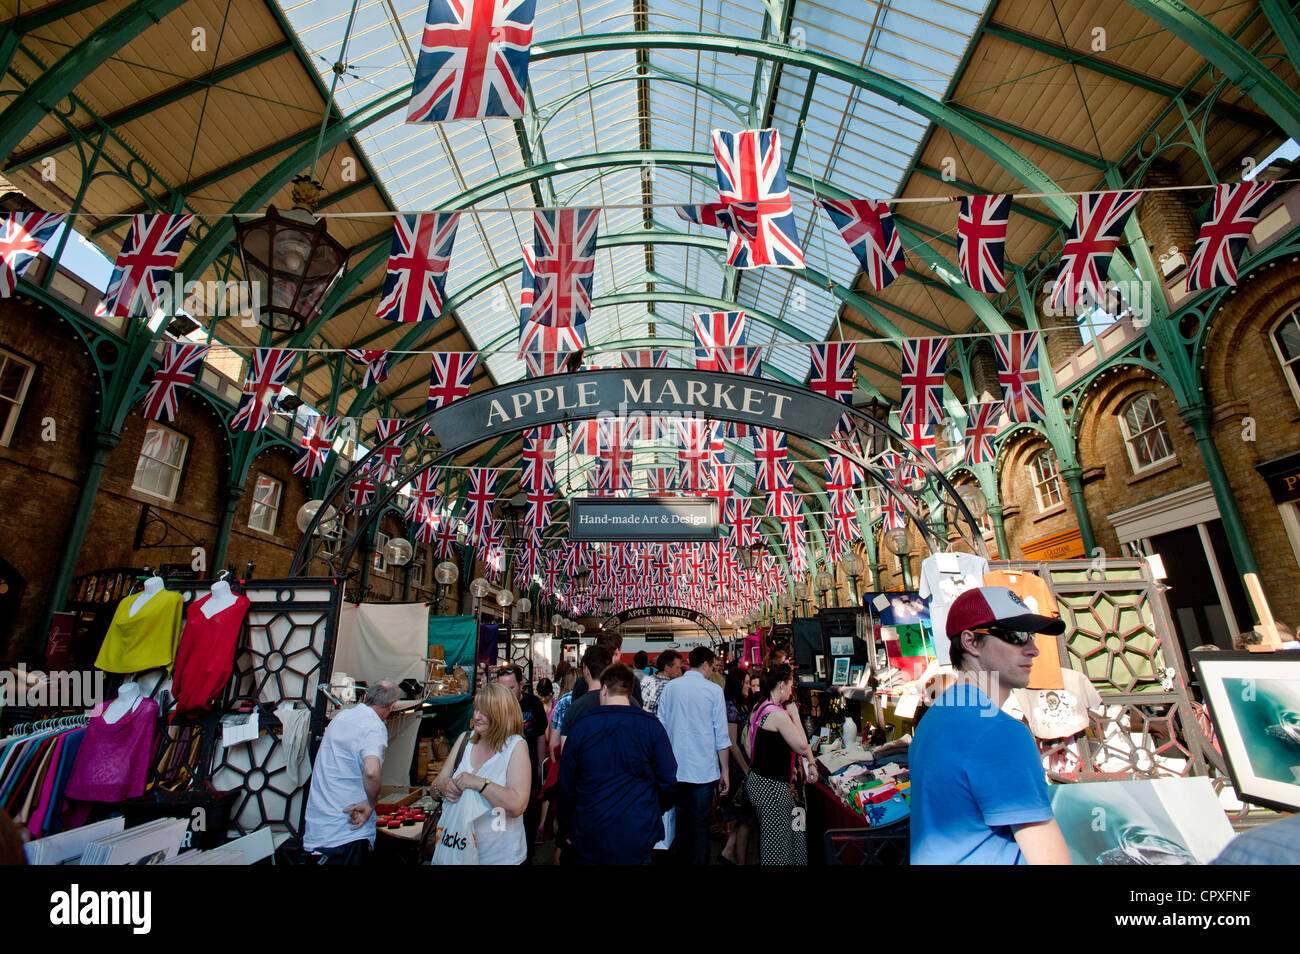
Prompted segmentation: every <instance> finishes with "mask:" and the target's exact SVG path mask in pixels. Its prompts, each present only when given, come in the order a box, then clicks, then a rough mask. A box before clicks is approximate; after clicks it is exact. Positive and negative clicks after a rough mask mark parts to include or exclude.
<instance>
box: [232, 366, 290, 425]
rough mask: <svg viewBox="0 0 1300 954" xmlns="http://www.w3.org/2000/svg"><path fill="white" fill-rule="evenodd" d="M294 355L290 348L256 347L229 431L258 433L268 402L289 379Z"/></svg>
mask: <svg viewBox="0 0 1300 954" xmlns="http://www.w3.org/2000/svg"><path fill="white" fill-rule="evenodd" d="M296 357H298V352H297V351H294V350H293V349H292V348H257V349H255V350H254V351H253V365H252V367H250V368H249V369H248V377H247V378H245V379H244V393H243V394H242V395H241V396H240V398H239V407H238V408H236V409H235V415H234V417H232V418H231V419H230V427H231V429H232V430H236V431H239V430H244V431H260V430H261V429H262V428H263V427H265V426H266V422H267V421H268V420H269V419H270V417H271V402H272V401H274V400H275V396H276V395H277V394H279V393H280V388H282V387H284V382H285V381H287V380H289V370H290V369H291V368H292V367H293V361H294V359H295V358H296Z"/></svg>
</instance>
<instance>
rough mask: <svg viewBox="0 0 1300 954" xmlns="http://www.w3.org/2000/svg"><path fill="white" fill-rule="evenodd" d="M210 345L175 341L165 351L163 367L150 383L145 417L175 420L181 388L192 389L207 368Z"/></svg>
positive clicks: (178, 408) (156, 419) (147, 418)
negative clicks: (205, 358)
mask: <svg viewBox="0 0 1300 954" xmlns="http://www.w3.org/2000/svg"><path fill="white" fill-rule="evenodd" d="M207 353H208V346H207V345H199V344H190V343H189V342H186V341H175V342H172V343H170V344H168V345H167V350H166V351H165V352H164V353H163V363H162V367H161V368H159V369H158V370H157V371H156V372H155V373H154V376H153V381H152V382H151V383H150V384H149V393H147V394H146V395H145V396H144V416H145V419H146V420H149V421H174V420H176V413H177V411H178V410H180V405H179V402H180V392H181V388H188V387H189V386H190V385H191V384H193V383H194V379H195V378H196V377H198V374H199V371H200V370H202V368H203V357H204V355H206V354H207Z"/></svg>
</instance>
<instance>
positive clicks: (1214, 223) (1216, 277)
mask: <svg viewBox="0 0 1300 954" xmlns="http://www.w3.org/2000/svg"><path fill="white" fill-rule="evenodd" d="M1272 185H1273V183H1271V182H1237V183H1227V182H1223V183H1220V184H1219V185H1216V186H1215V187H1214V208H1213V209H1212V210H1211V211H1210V214H1209V216H1208V217H1207V218H1206V220H1205V221H1204V222H1203V223H1202V224H1201V231H1200V233H1199V234H1198V235H1197V236H1196V248H1195V249H1194V250H1193V251H1192V263H1191V264H1190V265H1189V266H1188V267H1187V290H1188V291H1201V290H1202V289H1206V288H1224V287H1226V286H1229V285H1235V284H1237V265H1238V263H1239V262H1240V261H1241V256H1242V253H1243V252H1245V250H1246V242H1247V241H1248V240H1249V239H1250V233H1251V231H1252V230H1253V229H1254V228H1255V223H1256V222H1258V221H1259V216H1260V213H1261V212H1263V211H1264V204H1265V203H1266V202H1267V201H1268V190H1269V188H1270V187H1271V186H1272Z"/></svg>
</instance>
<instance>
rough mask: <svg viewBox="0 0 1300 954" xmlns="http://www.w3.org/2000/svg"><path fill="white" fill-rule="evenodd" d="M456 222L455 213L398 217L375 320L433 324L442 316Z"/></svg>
mask: <svg viewBox="0 0 1300 954" xmlns="http://www.w3.org/2000/svg"><path fill="white" fill-rule="evenodd" d="M459 219H460V214H459V213H457V212H430V213H427V214H423V215H399V216H397V218H396V219H395V220H394V221H393V245H392V248H391V250H390V251H389V253H388V274H387V275H385V276H384V290H383V292H382V293H381V295H380V298H379V308H378V309H377V310H376V311H375V317H376V318H386V319H387V320H389V321H433V320H434V319H435V318H437V317H438V315H439V314H441V312H442V305H443V302H444V301H446V299H447V269H448V267H449V266H450V265H451V248H452V245H454V244H455V242H456V223H457V222H458V221H459Z"/></svg>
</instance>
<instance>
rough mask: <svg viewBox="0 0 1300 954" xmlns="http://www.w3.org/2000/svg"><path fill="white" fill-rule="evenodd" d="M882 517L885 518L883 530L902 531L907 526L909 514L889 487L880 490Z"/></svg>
mask: <svg viewBox="0 0 1300 954" xmlns="http://www.w3.org/2000/svg"><path fill="white" fill-rule="evenodd" d="M880 515H881V517H883V518H884V519H883V521H882V526H881V529H883V530H901V529H903V527H905V526H907V514H906V513H905V512H904V510H903V504H902V502H901V501H900V500H899V498H898V495H897V494H895V493H894V492H893V491H892V490H890V489H889V488H887V487H881V488H880Z"/></svg>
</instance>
